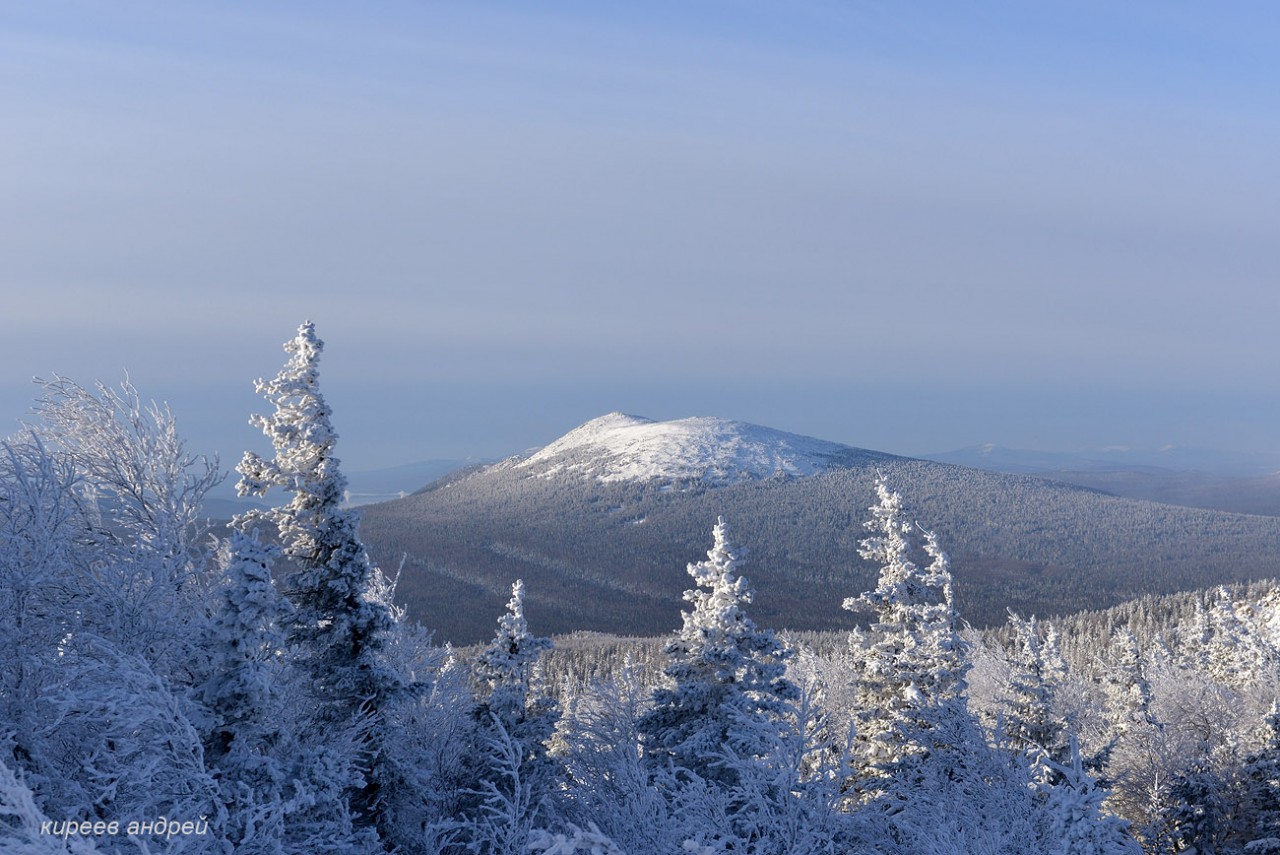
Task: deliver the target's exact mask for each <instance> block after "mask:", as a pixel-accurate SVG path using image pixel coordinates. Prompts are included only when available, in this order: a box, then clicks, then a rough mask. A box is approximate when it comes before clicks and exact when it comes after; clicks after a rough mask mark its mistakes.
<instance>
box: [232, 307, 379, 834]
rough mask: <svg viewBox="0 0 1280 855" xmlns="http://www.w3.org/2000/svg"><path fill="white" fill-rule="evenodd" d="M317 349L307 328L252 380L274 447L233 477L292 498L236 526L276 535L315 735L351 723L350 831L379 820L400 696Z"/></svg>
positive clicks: (247, 491) (249, 457)
mask: <svg viewBox="0 0 1280 855" xmlns="http://www.w3.org/2000/svg"><path fill="white" fill-rule="evenodd" d="M323 347H324V343H323V342H322V341H321V340H320V339H319V338H317V337H316V332H315V325H314V324H312V323H311V322H309V321H308V322H306V323H304V324H303V325H302V326H300V327H299V328H298V334H297V336H296V337H295V338H294V339H293V340H291V341H289V342H286V343H285V346H284V348H285V351H286V352H288V353H289V354H290V357H289V360H288V361H287V362H286V363H285V366H284V368H283V369H282V370H281V371H280V373H279V374H278V375H277V376H276V377H275V378H274V379H273V380H270V381H264V380H259V381H258V382H257V384H256V388H257V391H258V392H259V393H260V394H262V395H263V396H264V397H265V398H266V399H267V400H268V401H269V402H270V403H272V404H274V405H275V412H274V413H273V414H271V415H270V416H253V417H252V419H251V422H252V423H253V424H254V425H255V426H257V427H259V428H261V429H262V431H263V433H264V434H266V436H267V437H268V438H269V439H270V440H271V443H272V446H273V447H274V449H275V456H274V458H272V459H265V458H263V457H261V456H259V455H257V454H255V453H254V452H251V451H250V452H246V453H245V455H244V459H243V460H241V462H240V465H239V466H238V467H237V471H239V473H240V482H239V484H238V485H237V489H238V492H239V493H240V495H242V496H264V495H266V493H267V491H268V490H270V489H271V488H272V487H280V488H282V489H284V490H285V491H287V492H289V493H292V494H293V497H292V499H291V500H290V501H289V502H288V503H287V504H285V505H283V506H281V507H276V508H271V509H269V510H255V511H250V512H249V513H247V514H244V515H242V516H241V517H239V518H238V519H237V520H236V525H237V526H239V527H248V526H252V525H253V524H255V523H259V522H261V523H267V524H270V525H272V526H274V527H275V529H276V531H277V533H278V535H279V539H280V544H281V546H282V551H283V554H284V556H285V558H286V559H287V560H288V562H289V564H290V565H291V572H289V573H288V574H287V575H286V576H285V580H284V585H283V593H284V594H285V596H286V597H287V598H288V600H289V601H290V602H291V603H292V605H293V611H292V613H291V616H290V618H289V621H288V624H287V630H288V637H289V641H290V643H291V645H292V650H293V653H294V655H295V656H296V657H297V658H298V664H299V665H300V666H301V667H302V668H303V669H304V670H305V671H306V672H307V673H308V675H309V677H310V692H311V694H312V700H313V702H314V703H315V707H316V713H315V720H314V722H313V725H312V726H313V727H314V730H315V732H316V733H317V734H319V733H323V732H325V731H326V730H327V729H329V728H332V727H344V726H348V725H350V724H352V723H359V724H360V726H361V727H362V728H363V733H364V735H363V737H362V738H361V740H360V743H361V746H362V750H361V756H360V757H359V758H358V760H357V768H356V769H355V770H353V771H354V773H355V774H354V776H353V779H352V783H351V809H352V814H353V816H354V819H355V821H356V823H357V824H358V825H369V824H372V823H373V822H374V821H375V819H376V818H377V816H378V810H377V807H378V802H379V789H380V787H381V786H382V784H383V780H382V778H383V775H382V771H383V770H382V768H381V764H382V759H383V758H382V744H381V743H382V733H381V727H380V718H381V715H382V712H383V710H384V708H385V707H386V706H387V705H388V704H389V703H390V702H391V701H392V699H393V698H395V697H396V696H397V695H398V694H399V693H400V691H401V689H402V684H401V681H400V680H399V679H398V678H397V676H396V675H395V674H394V673H392V672H391V671H390V670H389V669H388V668H386V667H385V665H384V662H383V660H382V658H381V657H380V655H379V653H380V650H381V648H382V646H383V644H384V642H385V637H386V634H387V633H388V632H389V630H390V629H391V626H392V620H391V617H390V615H389V614H388V610H387V608H386V606H385V604H383V603H381V602H378V601H377V599H376V598H375V597H371V596H369V591H370V586H371V585H372V584H373V580H374V574H376V573H377V572H378V571H377V569H376V568H374V567H373V565H372V564H371V563H370V561H369V558H368V555H367V554H366V553H365V548H364V544H362V543H361V541H360V538H359V536H358V535H357V532H356V524H357V517H356V514H355V513H354V512H352V511H349V510H344V509H343V508H342V507H341V504H342V501H343V494H344V491H345V489H346V479H345V478H344V477H343V475H342V473H341V471H340V470H339V462H338V458H337V457H335V456H334V453H333V449H334V444H335V442H336V441H337V434H336V433H335V432H334V429H333V425H332V423H331V421H330V417H331V415H332V412H331V410H330V408H329V406H328V404H326V403H325V400H324V396H323V395H321V393H320V389H319V372H318V367H317V366H318V363H319V359H320V353H321V350H322V349H323Z"/></svg>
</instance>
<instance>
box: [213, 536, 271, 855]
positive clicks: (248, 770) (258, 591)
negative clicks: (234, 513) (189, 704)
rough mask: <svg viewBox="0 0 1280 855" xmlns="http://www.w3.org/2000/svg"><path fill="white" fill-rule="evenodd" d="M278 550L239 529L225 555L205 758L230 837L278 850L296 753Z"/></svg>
mask: <svg viewBox="0 0 1280 855" xmlns="http://www.w3.org/2000/svg"><path fill="white" fill-rule="evenodd" d="M277 551H278V550H276V549H275V548H273V547H270V546H267V545H264V544H262V543H259V542H258V538H257V533H256V532H254V533H253V534H252V535H250V534H246V533H245V532H243V531H233V532H232V534H231V539H230V542H229V543H228V544H227V548H226V550H225V553H224V564H225V566H226V570H225V573H226V577H227V585H226V587H225V589H224V591H223V606H222V609H221V611H220V612H219V613H218V614H217V615H216V616H215V618H214V620H213V623H212V626H211V630H210V638H209V646H210V647H211V648H212V663H211V665H212V670H211V676H210V679H209V680H208V681H207V682H206V683H205V686H204V690H203V699H204V702H205V704H206V705H208V707H209V711H210V715H211V716H212V719H213V722H212V728H211V734H210V737H209V739H208V740H207V741H206V750H205V759H206V762H207V763H208V764H209V765H210V767H212V768H213V769H214V770H215V774H216V776H217V778H218V781H219V785H220V788H221V790H222V793H223V799H224V801H225V803H226V806H227V809H228V828H227V829H226V830H225V832H224V833H225V834H226V836H227V838H228V839H229V840H230V841H232V842H233V843H234V844H235V846H236V849H237V851H239V852H245V853H249V852H262V853H274V852H279V851H280V846H281V841H282V839H283V833H284V828H283V822H284V819H285V804H284V802H285V799H286V795H285V790H286V779H287V777H288V776H289V774H290V772H291V769H290V765H291V760H293V758H290V757H286V756H284V754H285V752H286V751H287V750H288V749H289V747H290V746H288V745H287V743H286V736H285V734H284V733H283V732H282V731H283V729H284V728H285V726H286V725H285V722H283V721H282V720H281V718H282V716H281V713H282V705H281V704H280V703H279V700H278V692H279V691H280V687H279V686H278V685H277V681H278V680H279V679H280V677H281V667H280V666H281V663H280V661H279V652H280V650H281V647H282V645H283V643H284V637H283V633H282V632H281V630H280V626H281V624H282V623H283V622H284V620H285V619H286V617H287V604H286V603H285V602H284V601H282V600H281V599H280V598H279V596H278V595H277V594H276V589H275V585H274V583H273V582H272V580H271V565H272V561H273V558H274V555H275V553H276V552H277Z"/></svg>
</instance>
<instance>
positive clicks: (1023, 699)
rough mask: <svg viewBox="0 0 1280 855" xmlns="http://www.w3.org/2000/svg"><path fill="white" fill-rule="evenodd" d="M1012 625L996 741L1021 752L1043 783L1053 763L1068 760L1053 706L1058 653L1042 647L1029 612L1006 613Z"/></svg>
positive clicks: (1065, 738) (1065, 740)
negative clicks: (1007, 677)
mask: <svg viewBox="0 0 1280 855" xmlns="http://www.w3.org/2000/svg"><path fill="white" fill-rule="evenodd" d="M1009 621H1010V624H1011V626H1012V628H1013V630H1014V644H1013V649H1012V650H1010V651H1009V652H1008V662H1009V681H1008V684H1007V685H1006V687H1005V711H1004V713H1003V716H1002V721H1001V722H1000V730H1001V732H1000V733H999V734H998V736H999V738H1000V739H1001V740H1002V741H1005V742H1006V743H1007V745H1008V746H1009V747H1010V748H1012V749H1013V750H1014V751H1017V752H1019V753H1021V754H1023V755H1024V756H1025V757H1026V758H1027V760H1028V761H1029V762H1030V763H1031V765H1032V769H1033V770H1034V772H1035V775H1036V777H1037V779H1039V780H1040V781H1041V783H1043V784H1049V783H1051V782H1052V781H1053V779H1054V778H1055V777H1056V774H1055V772H1054V771H1053V767H1052V765H1051V764H1050V762H1049V761H1052V763H1054V764H1059V765H1060V764H1063V763H1067V762H1069V761H1070V757H1069V756H1068V750H1069V747H1070V739H1069V738H1068V736H1067V734H1066V723H1065V722H1063V721H1062V720H1061V719H1059V718H1058V717H1057V715H1056V713H1055V711H1054V694H1055V693H1056V692H1057V690H1058V687H1059V686H1060V685H1061V678H1060V676H1059V674H1060V673H1061V669H1060V667H1059V662H1060V661H1061V660H1060V657H1057V659H1058V661H1057V662H1055V661H1054V659H1055V656H1054V652H1053V651H1052V649H1050V651H1049V652H1048V653H1046V649H1045V643H1044V640H1043V639H1042V638H1041V633H1040V628H1039V624H1038V622H1037V621H1036V619H1035V617H1034V616H1032V617H1031V618H1023V617H1020V616H1019V615H1016V614H1013V613H1012V612H1011V613H1010V615H1009Z"/></svg>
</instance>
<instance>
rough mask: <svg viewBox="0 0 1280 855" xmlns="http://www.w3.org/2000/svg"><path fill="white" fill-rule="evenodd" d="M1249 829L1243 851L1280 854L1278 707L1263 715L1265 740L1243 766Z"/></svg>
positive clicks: (1251, 854) (1273, 706) (1279, 708)
mask: <svg viewBox="0 0 1280 855" xmlns="http://www.w3.org/2000/svg"><path fill="white" fill-rule="evenodd" d="M1244 780H1245V782H1246V785H1247V786H1248V790H1249V792H1248V796H1249V804H1248V805H1247V807H1248V810H1249V813H1250V819H1251V820H1252V829H1251V830H1250V832H1249V833H1248V835H1247V836H1248V838H1249V840H1248V842H1247V843H1246V844H1245V847H1244V849H1245V852H1247V853H1249V855H1280V705H1276V704H1273V705H1272V708H1271V714H1270V715H1269V716H1267V722H1266V741H1265V742H1264V744H1263V745H1262V747H1261V748H1260V749H1259V750H1258V751H1256V752H1254V753H1253V754H1251V755H1250V756H1249V757H1248V758H1247V759H1246V760H1245V765H1244Z"/></svg>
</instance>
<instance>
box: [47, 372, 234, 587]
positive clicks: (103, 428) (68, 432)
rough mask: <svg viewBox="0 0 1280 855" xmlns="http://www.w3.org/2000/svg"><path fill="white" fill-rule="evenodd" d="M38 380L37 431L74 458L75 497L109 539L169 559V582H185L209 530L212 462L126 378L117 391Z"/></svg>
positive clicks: (215, 477)
mask: <svg viewBox="0 0 1280 855" xmlns="http://www.w3.org/2000/svg"><path fill="white" fill-rule="evenodd" d="M37 382H38V383H39V384H40V385H41V387H42V389H43V391H44V395H43V396H42V397H41V398H40V400H39V401H37V402H36V405H35V412H36V415H38V416H39V422H38V423H37V424H36V425H35V427H34V430H35V431H36V433H37V435H38V436H39V437H40V438H41V439H42V440H43V441H44V442H45V443H46V444H47V445H49V446H50V447H52V448H56V449H57V450H58V451H59V452H60V453H62V454H65V455H66V456H67V457H68V458H69V459H70V460H71V461H72V463H73V465H74V467H75V469H76V471H77V472H78V473H79V475H80V481H79V486H78V491H79V492H80V494H81V495H82V496H84V497H85V498H87V499H88V500H90V501H91V502H92V503H93V505H94V509H95V510H96V511H97V512H99V513H101V514H102V516H103V518H104V523H105V524H106V526H105V527H106V528H107V529H109V531H110V532H111V533H112V534H113V535H115V536H116V537H121V538H125V539H127V540H128V541H130V542H132V543H133V544H135V545H138V546H145V547H149V548H150V549H152V550H154V551H156V552H158V553H160V554H161V555H164V556H166V557H168V558H169V559H171V563H170V564H169V565H168V566H169V570H170V572H171V573H172V574H173V581H174V582H175V583H178V584H185V583H189V582H190V580H189V579H188V578H186V576H187V575H188V574H189V573H191V572H192V570H193V569H199V567H198V565H199V563H200V562H199V558H200V557H201V555H202V553H203V546H204V543H203V541H204V537H205V535H206V533H207V532H208V528H209V524H208V521H207V519H206V517H205V514H204V512H203V507H202V504H203V501H204V497H205V494H206V493H208V492H209V490H210V489H212V488H213V487H215V486H217V485H218V483H219V482H220V481H222V479H223V477H224V476H223V474H222V473H221V472H220V471H219V470H218V461H217V459H216V458H214V459H210V458H207V457H204V456H201V455H196V454H192V453H190V452H188V451H187V449H186V443H185V442H184V441H183V439H182V437H181V436H180V435H179V433H178V427H177V420H176V419H175V418H174V416H173V413H172V412H171V411H170V410H169V408H168V407H167V406H165V405H161V404H157V403H154V402H152V403H150V404H147V403H144V402H143V400H142V396H141V395H140V394H139V393H138V390H137V389H136V388H135V387H134V385H133V384H132V383H130V382H129V381H128V380H126V381H125V382H124V383H122V384H121V385H120V388H119V389H118V390H117V389H112V388H110V387H108V386H106V385H104V384H102V383H99V384H97V386H96V388H95V389H94V390H90V389H86V388H85V387H83V386H81V385H79V384H78V383H75V382H74V381H72V380H68V379H67V378H65V377H55V378H54V379H53V380H38V381H37ZM193 565H195V566H194V567H193Z"/></svg>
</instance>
